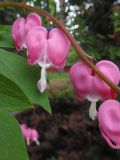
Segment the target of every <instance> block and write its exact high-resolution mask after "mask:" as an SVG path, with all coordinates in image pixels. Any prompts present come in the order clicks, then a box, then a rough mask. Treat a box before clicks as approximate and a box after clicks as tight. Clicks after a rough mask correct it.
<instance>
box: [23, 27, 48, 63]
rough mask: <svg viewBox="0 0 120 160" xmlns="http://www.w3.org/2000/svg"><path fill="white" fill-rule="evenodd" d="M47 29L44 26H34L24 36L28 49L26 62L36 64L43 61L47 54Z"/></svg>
mask: <svg viewBox="0 0 120 160" xmlns="http://www.w3.org/2000/svg"><path fill="white" fill-rule="evenodd" d="M46 37H47V30H46V29H45V28H44V27H35V28H33V29H31V30H30V31H29V32H28V34H27V36H26V45H27V49H28V63H29V64H33V65H34V64H37V63H39V61H40V60H41V61H42V60H43V61H44V56H45V55H46V54H47V39H46Z"/></svg>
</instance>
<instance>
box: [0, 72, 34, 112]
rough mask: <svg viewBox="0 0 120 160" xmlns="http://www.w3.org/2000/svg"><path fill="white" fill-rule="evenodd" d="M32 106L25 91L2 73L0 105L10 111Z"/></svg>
mask: <svg viewBox="0 0 120 160" xmlns="http://www.w3.org/2000/svg"><path fill="white" fill-rule="evenodd" d="M31 106H32V104H31V103H30V101H29V100H28V98H27V97H26V95H25V94H24V93H23V91H22V90H21V89H20V88H19V87H18V86H17V85H16V84H15V83H13V82H12V81H11V80H9V79H8V78H6V77H4V76H3V75H1V74H0V107H1V108H3V109H6V110H7V111H9V112H15V111H21V110H25V109H28V108H30V107H31Z"/></svg>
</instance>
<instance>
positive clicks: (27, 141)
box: [26, 138, 30, 146]
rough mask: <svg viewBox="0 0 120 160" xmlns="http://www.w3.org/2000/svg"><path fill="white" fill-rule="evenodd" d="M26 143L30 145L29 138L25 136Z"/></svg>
mask: <svg viewBox="0 0 120 160" xmlns="http://www.w3.org/2000/svg"><path fill="white" fill-rule="evenodd" d="M26 144H27V145H28V146H29V145H30V139H29V138H27V140H26Z"/></svg>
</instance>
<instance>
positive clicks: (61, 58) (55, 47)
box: [48, 28, 70, 68]
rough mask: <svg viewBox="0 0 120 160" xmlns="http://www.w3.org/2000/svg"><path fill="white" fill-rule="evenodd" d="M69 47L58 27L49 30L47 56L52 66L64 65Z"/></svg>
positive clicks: (60, 66)
mask: <svg viewBox="0 0 120 160" xmlns="http://www.w3.org/2000/svg"><path fill="white" fill-rule="evenodd" d="M69 48H70V42H69V40H68V39H67V37H66V36H65V34H64V33H63V32H62V31H61V30H60V29H58V28H54V29H52V30H51V31H50V32H49V37H48V57H49V58H50V60H51V62H52V64H53V65H54V67H56V68H63V67H64V65H65V62H66V56H67V54H68V51H69Z"/></svg>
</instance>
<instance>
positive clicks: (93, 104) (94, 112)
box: [89, 101, 97, 120]
mask: <svg viewBox="0 0 120 160" xmlns="http://www.w3.org/2000/svg"><path fill="white" fill-rule="evenodd" d="M96 102H97V101H92V102H91V105H90V109H89V116H90V118H91V119H92V120H95V119H96V117H97V110H96Z"/></svg>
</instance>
